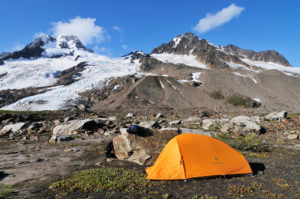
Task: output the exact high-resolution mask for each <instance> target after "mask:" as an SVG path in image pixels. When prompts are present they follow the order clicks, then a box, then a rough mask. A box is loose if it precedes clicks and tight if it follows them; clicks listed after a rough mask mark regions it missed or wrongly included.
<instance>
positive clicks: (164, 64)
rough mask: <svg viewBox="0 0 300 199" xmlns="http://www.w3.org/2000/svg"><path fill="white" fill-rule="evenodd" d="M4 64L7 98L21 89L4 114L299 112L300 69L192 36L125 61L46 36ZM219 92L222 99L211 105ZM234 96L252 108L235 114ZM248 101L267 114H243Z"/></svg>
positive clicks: (1, 81) (0, 82) (1, 74)
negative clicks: (205, 110) (72, 110)
mask: <svg viewBox="0 0 300 199" xmlns="http://www.w3.org/2000/svg"><path fill="white" fill-rule="evenodd" d="M0 59H1V61H2V62H3V66H2V67H1V68H0V90H1V93H8V92H7V90H8V89H15V90H13V91H10V92H9V93H10V95H11V97H7V98H2V102H1V104H2V105H6V106H5V107H3V109H9V110H47V109H50V110H58V109H65V108H72V107H78V106H77V105H78V103H83V104H86V105H87V106H88V107H91V110H94V111H103V110H115V109H120V108H125V109H126V108H133V107H134V108H137V109H138V108H139V109H143V108H145V107H148V108H149V109H151V108H156V109H160V108H161V107H164V108H167V109H169V108H175V109H182V108H201V107H206V108H209V109H212V110H216V111H222V110H231V111H233V112H234V111H237V110H245V111H254V112H267V111H271V110H281V109H286V110H290V111H295V112H299V111H300V104H299V102H297V100H295V99H296V98H299V97H300V93H299V89H297V88H299V86H300V85H299V82H300V81H299V77H300V69H299V68H294V67H292V66H290V64H289V62H288V61H287V60H286V59H285V58H284V57H283V56H282V55H280V54H279V53H277V52H276V51H273V50H268V51H263V52H254V51H251V50H242V49H240V48H238V47H236V46H233V45H228V46H225V47H224V46H216V45H214V44H211V43H209V42H207V41H206V40H205V39H199V38H198V37H197V36H195V35H194V34H192V33H186V34H184V35H179V36H177V37H175V38H173V39H172V40H171V41H170V42H169V43H167V44H162V45H161V46H159V47H157V48H155V49H153V50H152V52H151V53H150V54H146V53H144V52H141V51H136V52H132V53H130V54H128V55H126V56H124V57H122V58H109V57H105V56H102V55H99V54H97V53H94V52H93V51H91V50H90V49H88V48H86V47H85V46H84V45H83V44H82V43H81V42H80V41H79V39H78V38H76V37H75V36H63V35H62V36H59V37H57V38H54V37H52V36H49V35H48V36H43V37H41V38H37V39H35V40H34V41H33V42H32V43H30V44H29V45H27V46H26V47H25V48H24V49H22V50H20V51H16V52H13V53H5V54H2V55H1V58H0ZM126 75H129V76H126ZM118 77H121V79H118ZM112 79H114V80H113V81H112ZM133 79H134V80H133ZM129 82H130V83H129ZM38 88H42V89H38ZM21 89H28V91H27V92H26V93H27V94H26V95H24V96H21V95H19V93H21V92H20V91H21ZM14 92H16V95H14ZM216 92H218V93H219V94H221V96H222V97H221V98H220V99H216V98H214V97H212V96H213V94H214V93H216ZM17 93H18V94H17ZM28 93H29V94H30V96H28ZM234 96H239V97H241V99H243V100H246V101H247V102H245V103H244V104H246V105H245V106H233V105H232V103H229V102H228V101H230V99H231V98H232V97H234ZM249 99H250V101H251V100H252V101H256V103H257V102H258V103H259V104H261V106H260V107H259V108H255V109H247V108H245V107H246V106H250V107H251V106H252V105H251V104H252V102H250V101H249ZM235 100H239V99H235ZM231 101H232V100H231ZM41 102H42V103H41ZM253 103H254V102H253Z"/></svg>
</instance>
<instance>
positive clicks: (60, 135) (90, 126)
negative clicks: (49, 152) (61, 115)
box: [50, 119, 99, 142]
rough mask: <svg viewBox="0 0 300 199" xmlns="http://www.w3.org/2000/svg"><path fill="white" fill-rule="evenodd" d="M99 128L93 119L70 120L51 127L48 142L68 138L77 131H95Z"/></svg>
mask: <svg viewBox="0 0 300 199" xmlns="http://www.w3.org/2000/svg"><path fill="white" fill-rule="evenodd" d="M98 128H99V124H98V123H96V122H95V120H93V119H84V120H71V121H68V122H64V123H63V124H61V125H58V126H56V127H55V128H54V129H53V136H52V137H51V139H50V142H55V141H64V140H69V137H70V136H71V135H75V134H77V133H78V131H95V130H97V129H98Z"/></svg>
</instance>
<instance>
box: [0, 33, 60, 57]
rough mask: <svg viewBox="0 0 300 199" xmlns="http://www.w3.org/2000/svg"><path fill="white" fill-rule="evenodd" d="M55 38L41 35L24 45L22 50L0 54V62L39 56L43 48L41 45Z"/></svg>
mask: <svg viewBox="0 0 300 199" xmlns="http://www.w3.org/2000/svg"><path fill="white" fill-rule="evenodd" d="M54 41H56V39H55V38H54V37H52V36H50V35H47V36H43V37H40V38H37V39H35V40H33V41H32V42H31V43H30V44H28V45H26V46H25V47H24V48H23V49H22V50H19V51H15V52H13V53H6V54H4V55H3V54H2V56H1V57H0V62H1V61H2V62H3V61H5V60H8V59H18V58H25V59H29V58H36V57H41V56H42V53H43V52H44V49H43V48H42V46H44V45H45V44H47V43H49V42H54Z"/></svg>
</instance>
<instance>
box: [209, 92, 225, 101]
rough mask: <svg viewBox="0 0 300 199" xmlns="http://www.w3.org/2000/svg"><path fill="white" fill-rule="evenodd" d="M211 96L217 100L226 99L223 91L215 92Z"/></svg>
mask: <svg viewBox="0 0 300 199" xmlns="http://www.w3.org/2000/svg"><path fill="white" fill-rule="evenodd" d="M209 96H210V97H212V98H214V99H217V100H221V99H224V98H225V97H224V95H223V94H222V92H221V91H213V92H211V93H210V94H209Z"/></svg>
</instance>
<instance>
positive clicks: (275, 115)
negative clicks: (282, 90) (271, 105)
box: [265, 111, 288, 121]
mask: <svg viewBox="0 0 300 199" xmlns="http://www.w3.org/2000/svg"><path fill="white" fill-rule="evenodd" d="M287 115H288V113H287V112H286V111H281V112H272V113H270V114H268V115H266V116H265V118H266V119H268V120H278V121H281V120H282V119H283V118H286V117H287Z"/></svg>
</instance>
